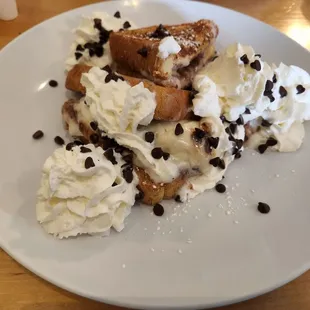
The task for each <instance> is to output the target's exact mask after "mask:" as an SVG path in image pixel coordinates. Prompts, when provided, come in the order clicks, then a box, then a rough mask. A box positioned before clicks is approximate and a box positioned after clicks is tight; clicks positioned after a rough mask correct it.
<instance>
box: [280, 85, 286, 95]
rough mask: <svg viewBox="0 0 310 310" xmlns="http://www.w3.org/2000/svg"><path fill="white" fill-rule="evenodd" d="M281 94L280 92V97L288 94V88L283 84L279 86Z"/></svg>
mask: <svg viewBox="0 0 310 310" xmlns="http://www.w3.org/2000/svg"><path fill="white" fill-rule="evenodd" d="M279 94H280V97H281V98H283V97H285V96H286V95H287V90H286V89H285V88H284V87H283V86H280V87H279Z"/></svg>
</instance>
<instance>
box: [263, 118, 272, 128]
mask: <svg viewBox="0 0 310 310" xmlns="http://www.w3.org/2000/svg"><path fill="white" fill-rule="evenodd" d="M261 125H262V126H263V127H270V126H271V125H272V124H271V123H270V122H268V121H267V120H265V119H263V120H262V123H261Z"/></svg>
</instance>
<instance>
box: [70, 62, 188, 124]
mask: <svg viewBox="0 0 310 310" xmlns="http://www.w3.org/2000/svg"><path fill="white" fill-rule="evenodd" d="M90 69H91V67H89V66H86V65H75V66H74V67H73V68H72V69H71V70H70V71H69V72H68V75H67V79H66V88H67V89H69V90H73V91H77V92H80V93H82V94H85V92H86V90H85V87H84V86H83V85H82V84H81V82H80V81H81V77H82V74H83V73H87V72H88V71H89V70H90ZM123 77H124V78H125V80H126V81H127V82H128V83H129V84H130V85H131V86H135V85H137V84H139V83H141V82H142V83H143V84H144V87H145V88H147V89H149V90H150V91H151V92H153V93H155V100H156V103H157V106H156V109H155V114H154V119H155V120H162V121H180V120H184V119H187V118H188V117H189V115H190V111H191V93H190V92H189V91H186V90H179V89H175V88H168V87H162V86H159V85H156V84H154V83H152V82H150V81H148V80H141V79H138V78H134V77H129V76H125V75H123Z"/></svg>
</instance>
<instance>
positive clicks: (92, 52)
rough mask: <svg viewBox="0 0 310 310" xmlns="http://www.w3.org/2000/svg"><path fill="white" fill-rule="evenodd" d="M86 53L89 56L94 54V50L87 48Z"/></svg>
mask: <svg viewBox="0 0 310 310" xmlns="http://www.w3.org/2000/svg"><path fill="white" fill-rule="evenodd" d="M88 54H89V57H93V56H95V50H93V49H89V50H88Z"/></svg>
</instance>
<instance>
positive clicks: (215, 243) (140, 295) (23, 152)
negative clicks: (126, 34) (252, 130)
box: [0, 0, 310, 309]
mask: <svg viewBox="0 0 310 310" xmlns="http://www.w3.org/2000/svg"><path fill="white" fill-rule="evenodd" d="M98 10H104V11H107V12H108V13H114V12H115V11H116V10H120V11H121V13H122V15H123V16H128V18H130V19H131V20H133V21H135V22H136V24H137V25H138V26H147V25H152V24H159V23H181V22H186V21H194V20H197V19H199V18H211V19H213V20H215V22H216V23H217V24H218V25H219V28H220V36H219V39H218V48H219V49H222V48H223V47H224V46H226V45H228V44H229V43H232V42H235V41H239V42H242V43H246V44H251V45H253V46H254V48H255V49H256V51H257V53H261V54H262V55H263V58H265V59H266V60H268V61H274V62H276V63H279V62H280V61H283V62H285V63H287V64H296V65H298V66H301V67H303V68H305V69H306V70H308V71H310V55H309V53H308V52H307V51H306V50H304V49H303V48H302V47H300V46H299V45H297V44H296V43H295V42H293V41H292V40H290V39H289V38H287V37H286V36H284V35H283V34H281V33H279V32H277V31H276V30H275V29H273V28H271V27H269V26H267V25H265V24H263V23H261V22H259V21H257V20H254V19H252V18H250V17H247V16H245V15H242V14H239V13H236V12H233V11H230V10H227V9H224V8H220V7H217V6H213V5H208V4H203V3H198V2H197V3H196V2H183V1H180V0H169V1H162V2H151V1H140V0H127V1H124V2H116V1H114V2H106V3H101V4H96V5H91V6H87V7H83V8H80V9H77V10H74V11H70V12H67V13H65V14H62V15H59V16H57V17H55V18H52V19H50V20H48V21H46V22H44V23H42V24H40V25H38V26H36V27H35V28H33V29H31V30H29V31H27V32H26V33H25V34H23V35H22V36H19V37H18V38H17V39H16V40H14V41H13V42H12V43H10V44H9V45H8V46H7V47H5V48H4V49H3V50H2V52H1V54H0V68H1V69H0V94H1V104H0V126H1V127H0V128H1V132H2V145H1V161H0V171H1V174H0V191H1V196H0V197H1V208H0V244H1V246H2V248H3V249H4V250H5V251H7V252H8V253H9V254H10V255H12V256H13V257H14V258H15V259H16V260H17V261H19V262H20V263H21V264H23V265H24V266H26V267H27V268H28V269H30V270H32V271H33V272H34V273H36V274H38V275H39V276H40V277H42V278H44V279H46V280H48V281H50V282H52V283H54V284H56V285H58V286H60V287H62V288H64V289H66V290H69V291H71V292H74V293H77V294H80V295H83V296H86V297H89V298H93V299H96V300H100V301H103V302H107V303H112V304H119V305H125V306H130V307H136V308H141V309H146V308H147V309H150V308H154V309H155V308H156V309H157V308H165V309H167V308H169V307H171V308H173V307H174V308H176V309H181V308H189V307H193V308H202V307H213V306H219V305H223V304H228V303H233V302H237V301H241V300H244V299H247V298H251V297H253V296H256V295H259V294H262V293H264V292H267V291H270V290H272V289H274V288H276V287H279V286H281V285H283V284H284V283H286V282H288V281H290V280H292V279H294V278H295V277H297V276H298V275H300V274H301V273H303V272H305V271H306V270H307V269H308V268H309V266H310V247H309V236H310V225H309V223H310V206H309V189H308V188H309V186H308V184H309V183H308V182H309V181H308V180H309V172H310V168H309V154H310V132H309V129H310V128H309V126H307V135H306V139H305V143H304V145H303V147H302V149H301V150H300V151H298V152H296V153H294V154H275V153H273V154H271V153H267V154H264V155H259V154H257V153H255V152H252V151H247V152H245V154H244V155H243V157H242V159H240V160H238V161H236V162H234V163H233V164H232V165H231V167H230V168H229V170H228V174H227V176H226V178H225V184H227V185H228V186H229V194H228V195H225V194H224V195H223V194H218V193H216V192H215V191H210V192H207V193H205V194H204V195H201V196H200V197H198V198H197V199H194V200H193V201H192V202H191V204H190V205H185V204H183V205H177V204H176V203H174V202H170V203H168V202H165V203H164V206H165V210H166V213H165V215H164V216H163V217H161V218H159V217H156V216H154V215H152V214H151V209H150V208H149V207H144V208H141V207H135V208H134V209H133V212H132V214H131V215H130V218H129V219H128V222H127V225H126V228H125V229H124V231H123V232H122V233H119V234H118V233H112V235H111V236H110V237H109V238H96V237H80V238H77V239H70V240H62V241H59V240H56V239H54V238H53V237H51V236H48V235H47V234H46V233H45V232H44V231H43V230H42V228H41V227H40V226H39V225H38V223H37V222H36V216H35V201H36V191H37V188H38V185H39V179H40V168H41V166H42V164H43V162H44V160H45V158H46V157H47V156H48V155H50V154H51V153H52V151H53V150H54V149H55V148H56V146H55V144H54V142H53V138H54V136H56V135H58V134H59V135H61V136H64V135H65V133H64V130H63V127H62V121H61V113H60V110H61V105H62V103H63V102H64V101H65V100H66V98H67V96H68V95H69V93H68V92H66V90H65V88H64V80H65V75H64V60H65V58H66V54H67V52H68V49H69V46H70V44H71V41H72V33H71V30H72V29H73V28H74V27H76V26H77V24H78V23H79V18H80V16H81V14H89V13H91V12H93V11H98ZM50 79H55V80H57V81H58V82H59V87H57V88H51V87H49V86H48V85H47V84H46V83H47V81H48V80H50ZM37 129H42V130H43V131H44V132H45V137H44V139H43V140H40V141H34V140H33V139H32V137H31V136H32V133H33V132H35V131H36V130H37ZM228 200H229V201H231V210H232V211H229V210H228V205H229V201H228ZM259 201H264V202H267V203H269V204H270V206H271V212H270V213H269V214H267V215H263V214H260V213H259V212H258V211H257V208H256V206H257V203H258V202H259ZM188 240H191V241H192V243H190V242H188Z"/></svg>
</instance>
